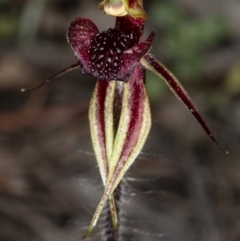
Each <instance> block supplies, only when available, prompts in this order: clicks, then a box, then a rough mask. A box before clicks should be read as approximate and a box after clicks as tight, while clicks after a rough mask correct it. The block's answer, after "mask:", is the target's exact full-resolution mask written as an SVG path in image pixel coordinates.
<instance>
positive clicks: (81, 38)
mask: <svg viewBox="0 0 240 241" xmlns="http://www.w3.org/2000/svg"><path fill="white" fill-rule="evenodd" d="M98 32H99V31H98V28H97V27H96V25H95V24H94V23H93V22H92V21H91V20H89V19H88V18H75V19H74V20H73V21H72V22H71V23H70V26H69V28H68V33H67V39H68V42H69V44H70V45H71V47H72V49H73V50H74V51H77V50H78V49H79V48H81V47H83V46H85V47H86V46H87V45H90V38H92V37H94V36H95V35H96V34H97V33H98Z"/></svg>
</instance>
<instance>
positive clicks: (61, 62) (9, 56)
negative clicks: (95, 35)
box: [0, 0, 240, 241]
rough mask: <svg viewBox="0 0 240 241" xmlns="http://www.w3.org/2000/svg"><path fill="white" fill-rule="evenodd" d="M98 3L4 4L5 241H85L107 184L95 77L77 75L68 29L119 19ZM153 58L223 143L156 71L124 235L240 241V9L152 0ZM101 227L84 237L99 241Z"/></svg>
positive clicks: (0, 188)
mask: <svg viewBox="0 0 240 241" xmlns="http://www.w3.org/2000/svg"><path fill="white" fill-rule="evenodd" d="M97 3H98V1H96V0H91V1H90V0H1V1H0V240H1V241H30V240H31V241H50V240H51V241H54V240H58V241H61V240H64V241H66V240H69V241H70V240H71V241H75V240H81V238H82V236H83V235H84V234H85V232H86V229H87V227H88V224H89V222H90V220H91V217H92V215H93V212H94V211H95V207H96V205H97V203H98V201H99V198H100V196H101V194H102V191H103V187H102V184H101V179H100V177H99V171H98V167H97V166H96V160H95V157H94V155H93V150H92V146H91V141H90V134H89V124H88V106H89V101H90V98H91V94H92V91H93V88H94V85H95V83H96V80H95V79H94V78H92V77H89V76H83V75H81V73H80V71H79V70H75V71H73V72H71V73H68V74H67V75H64V76H62V77H61V78H59V79H57V80H54V81H53V82H51V83H50V84H48V85H46V86H44V87H42V88H41V89H38V90H36V91H34V92H31V93H21V92H20V89H21V88H22V87H30V86H33V85H36V84H38V83H40V82H41V81H43V80H45V79H47V78H48V77H49V76H51V75H53V74H55V73H56V72H58V71H59V70H61V69H63V68H65V67H67V66H69V65H71V64H73V63H75V58H74V56H73V52H72V50H71V49H70V47H69V45H68V43H67V41H66V31H67V28H68V26H69V23H70V22H71V21H72V20H73V19H74V18H75V17H77V16H82V17H89V18H90V19H92V20H93V21H94V22H95V23H96V25H97V26H98V27H99V29H100V30H101V31H102V30H104V29H107V28H109V27H111V26H113V24H114V18H112V17H107V16H105V14H104V13H103V12H102V11H100V10H97V8H96V6H97ZM145 8H146V11H147V13H148V14H149V16H150V19H149V20H148V21H147V24H146V30H145V34H146V36H147V34H149V33H150V31H151V30H152V29H154V30H156V32H157V37H156V41H155V43H154V47H153V48H152V50H151V52H152V53H153V54H154V55H155V56H156V57H157V58H158V59H159V60H160V61H161V62H163V63H164V64H165V65H166V66H167V67H168V68H169V69H170V70H171V71H172V72H173V73H174V74H175V75H176V76H177V77H178V78H179V79H180V81H181V82H182V84H183V85H184V86H185V88H186V89H187V91H188V93H189V95H190V96H191V97H192V99H193V101H194V103H195V105H196V106H197V107H198V109H199V111H200V113H201V114H202V116H203V117H204V119H205V120H206V122H207V123H208V125H209V127H210V129H211V130H212V132H213V133H214V135H215V137H216V138H217V140H218V141H219V143H220V144H221V146H223V147H224V148H225V149H227V150H229V151H230V155H228V156H227V155H225V154H224V153H223V152H221V151H220V150H219V149H218V148H217V147H216V146H215V145H214V144H213V143H212V142H211V141H210V140H209V138H208V137H207V135H206V134H205V133H204V131H203V130H202V129H201V127H200V126H199V124H198V123H197V122H196V121H195V119H194V118H193V117H192V116H191V114H190V113H189V112H188V110H187V109H186V108H185V107H184V106H183V105H182V104H181V103H179V101H178V100H177V99H176V98H175V96H174V95H173V94H172V93H171V92H170V91H169V90H168V87H166V85H165V83H164V82H163V81H162V80H160V79H158V78H156V77H155V76H154V75H152V74H148V75H147V90H148V93H149V98H150V100H151V108H152V119H153V125H152V129H151V133H150V135H149V138H148V140H147V143H146V145H145V147H144V149H143V151H142V153H141V155H140V156H139V158H138V159H137V160H136V162H135V164H134V165H133V166H132V168H131V169H130V170H129V172H128V174H127V176H126V178H125V181H124V183H123V186H124V188H123V192H122V197H123V199H122V214H121V222H120V234H121V236H122V240H129V241H131V240H137V241H140V240H142V241H143V240H149V241H150V240H151V241H152V240H153V241H155V240H164V241H165V240H168V241H175V240H178V241H195V240H196V241H203V240H204V241H237V240H240V231H239V230H240V160H239V156H240V56H239V54H240V28H239V26H240V16H239V10H240V2H239V1H238V0H228V1H226V0H211V1H208V0H202V1H198V0H161V1H160V0H155V1H154V0H152V1H145ZM103 225H104V223H101V222H100V223H99V227H98V228H97V229H96V230H95V232H94V233H93V235H92V236H91V237H90V238H88V239H87V240H101V233H102V229H103Z"/></svg>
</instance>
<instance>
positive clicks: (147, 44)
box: [117, 31, 155, 80]
mask: <svg viewBox="0 0 240 241" xmlns="http://www.w3.org/2000/svg"><path fill="white" fill-rule="evenodd" d="M154 38H155V32H154V31H152V32H151V33H150V35H149V37H148V38H147V39H146V40H145V41H144V42H140V43H139V44H137V45H135V46H133V47H132V48H130V49H128V50H126V51H124V53H123V56H122V60H121V61H122V64H121V69H120V70H119V72H118V75H117V79H119V80H121V79H123V80H127V79H128V77H129V75H130V74H131V73H132V71H133V70H134V68H135V67H136V65H137V64H138V62H139V60H140V59H141V58H142V57H143V56H144V55H145V54H146V53H148V52H149V51H150V49H151V47H152V43H153V41H154Z"/></svg>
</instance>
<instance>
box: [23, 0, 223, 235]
mask: <svg viewBox="0 0 240 241" xmlns="http://www.w3.org/2000/svg"><path fill="white" fill-rule="evenodd" d="M99 8H103V9H104V11H105V12H106V14H109V15H112V16H115V17H116V23H115V27H114V28H110V29H108V30H107V31H104V32H102V33H100V32H99V30H98V28H97V27H96V25H95V24H94V23H93V22H92V21H91V20H89V19H87V18H76V19H75V20H74V21H73V22H71V24H70V27H69V29H68V33H67V39H68V42H69V44H70V46H71V48H72V50H73V51H74V54H75V56H76V58H77V64H74V65H72V66H70V67H69V68H67V69H65V70H63V71H61V72H60V73H58V74H57V75H55V76H53V77H52V78H55V77H57V76H59V75H62V74H63V73H66V72H68V71H70V70H72V69H74V68H77V67H80V69H81V72H82V74H88V75H92V76H94V77H96V78H97V79H98V80H97V83H96V86H95V89H94V91H93V95H92V99H91V103H90V108H89V121H90V130H91V138H92V143H93V149H94V152H95V156H96V159H97V162H98V165H99V169H100V174H101V178H102V181H103V184H104V187H105V189H104V193H103V196H102V198H101V200H100V202H99V204H98V206H97V209H96V211H95V214H94V216H93V219H92V222H91V224H90V226H89V229H88V232H87V235H86V236H88V235H89V234H90V233H91V232H92V230H93V228H94V227H95V225H96V224H97V221H98V219H99V217H100V215H101V213H102V211H103V208H104V206H105V204H106V202H108V201H109V205H110V210H111V215H112V224H113V228H114V229H116V228H117V220H118V217H117V210H116V205H115V200H114V195H113V192H114V190H115V188H116V187H117V186H118V184H119V183H120V181H121V179H122V178H123V176H124V174H125V173H126V171H127V170H128V168H129V167H130V166H131V164H132V163H133V162H134V161H135V159H136V158H137V156H138V154H139V153H140V151H141V149H142V148H143V145H144V143H145V141H146V139H147V136H148V133H149V130H150V127H151V113H150V107H149V100H148V97H147V93H146V90H145V72H146V69H147V70H150V71H152V72H153V73H155V74H156V75H157V76H159V77H160V78H161V79H163V80H164V81H165V82H166V83H167V85H168V86H169V87H170V89H171V90H172V92H173V93H174V94H175V95H176V96H177V97H178V98H179V100H180V101H182V103H183V104H184V105H185V106H186V107H187V108H188V109H189V110H190V112H191V113H192V115H193V116H194V117H195V118H196V120H197V121H198V122H199V123H200V125H201V126H202V128H203V129H204V130H205V132H206V133H207V135H208V136H209V137H210V138H211V140H212V141H213V142H215V143H216V144H217V145H218V143H217V141H216V139H215V138H214V137H213V135H212V133H211V132H210V130H209V128H208V127H207V125H206V124H205V122H204V120H203V119H202V117H201V115H200V114H199V112H198V110H197V109H196V108H195V106H194V105H193V103H192V101H191V99H190V97H189V96H188V94H187V93H186V91H185V90H184V88H183V87H182V85H181V84H180V83H179V82H178V80H177V79H176V78H175V77H174V75H173V74H172V73H171V72H170V71H169V70H167V68H166V67H165V66H164V65H163V64H161V63H160V62H159V61H157V60H156V59H155V58H154V57H153V56H152V55H151V54H149V51H150V49H151V46H152V44H153V41H154V37H155V33H154V32H151V33H150V35H149V37H148V38H147V39H146V40H142V35H143V30H144V23H145V20H146V19H147V18H148V16H147V14H146V12H145V10H144V9H143V3H142V0H103V1H101V3H100V4H99ZM52 78H51V79H52ZM49 80H50V79H49ZM49 80H48V81H49ZM41 85H42V84H41ZM25 90H27V89H23V91H25ZM220 149H221V148H220Z"/></svg>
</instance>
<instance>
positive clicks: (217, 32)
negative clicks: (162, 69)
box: [150, 1, 228, 81]
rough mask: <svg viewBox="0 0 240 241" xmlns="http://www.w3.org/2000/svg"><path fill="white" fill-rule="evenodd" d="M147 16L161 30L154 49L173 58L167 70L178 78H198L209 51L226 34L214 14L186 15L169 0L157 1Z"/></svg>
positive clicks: (222, 22)
mask: <svg viewBox="0 0 240 241" xmlns="http://www.w3.org/2000/svg"><path fill="white" fill-rule="evenodd" d="M150 16H151V18H152V20H153V23H154V25H155V26H154V28H155V29H156V28H157V31H160V32H162V35H161V39H160V40H159V39H158V41H156V43H155V44H158V49H159V52H160V54H161V52H165V54H164V55H165V56H167V57H168V58H169V59H171V60H173V63H172V67H171V70H172V71H173V73H175V74H176V75H177V76H178V77H179V78H180V79H181V80H183V81H184V80H191V81H192V80H200V79H201V78H202V76H203V74H204V70H205V68H206V63H207V61H206V56H207V54H208V52H209V50H211V49H213V48H216V47H217V46H218V45H219V44H220V43H221V42H222V41H223V40H224V39H225V38H226V36H227V32H228V31H227V26H226V23H225V21H224V19H223V17H221V16H219V15H218V14H217V13H212V14H210V15H205V16H203V17H202V18H196V17H195V16H189V15H187V13H185V12H184V10H183V9H181V8H180V7H177V6H176V5H174V4H172V3H171V1H158V3H157V4H155V5H154V6H153V7H152V9H151V11H150Z"/></svg>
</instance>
